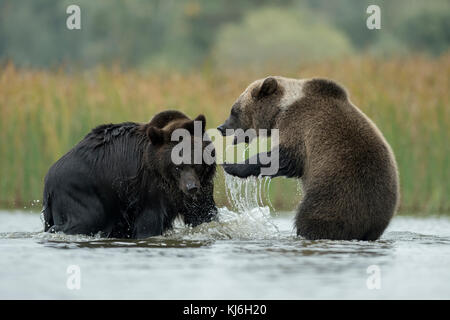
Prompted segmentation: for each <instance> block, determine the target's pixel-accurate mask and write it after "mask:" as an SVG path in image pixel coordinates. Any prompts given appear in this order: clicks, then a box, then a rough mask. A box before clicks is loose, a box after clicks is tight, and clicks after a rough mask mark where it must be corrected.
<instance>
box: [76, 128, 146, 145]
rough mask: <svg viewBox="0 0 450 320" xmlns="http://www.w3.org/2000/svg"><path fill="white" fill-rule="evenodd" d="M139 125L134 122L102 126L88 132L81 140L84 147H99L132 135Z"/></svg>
mask: <svg viewBox="0 0 450 320" xmlns="http://www.w3.org/2000/svg"><path fill="white" fill-rule="evenodd" d="M140 126H141V125H140V124H138V123H135V122H123V123H118V124H113V123H109V124H102V125H99V126H97V127H95V128H94V129H92V130H91V132H89V133H88V134H87V135H86V137H85V138H84V139H83V141H84V144H85V145H89V146H91V147H99V146H100V145H103V144H106V143H108V142H111V141H112V140H114V139H116V138H118V137H121V136H124V135H125V134H129V133H134V132H136V131H137V129H138V128H139V127H140Z"/></svg>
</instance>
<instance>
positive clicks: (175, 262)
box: [0, 182, 450, 299]
mask: <svg viewBox="0 0 450 320" xmlns="http://www.w3.org/2000/svg"><path fill="white" fill-rule="evenodd" d="M263 183H264V182H263ZM257 187H258V188H259V187H260V185H257ZM241 209H243V210H244V211H241V212H239V213H236V212H233V211H230V210H227V209H225V208H222V209H220V210H219V216H220V222H211V223H208V224H204V225H201V226H198V227H196V228H189V227H186V226H184V225H183V224H182V223H181V222H179V221H178V222H177V223H176V225H175V228H174V230H171V231H169V232H167V233H166V234H165V235H163V236H160V237H153V238H149V239H144V240H129V239H105V238H101V237H99V236H96V237H88V236H80V235H72V236H71V235H64V234H48V233H43V232H41V230H42V225H41V222H40V220H39V216H38V215H37V214H27V213H23V212H0V252H1V259H0V298H43V299H54V298H64V299H66V298H67V299H73V298H77V299H78V298H87V299H89V298H130V299H131V298H133V299H141V298H145V299H148V298H151V299H159V298H160V299H197V298H198V299H283V298H284V299H302V298H304V299H315V298H325V299H347V298H357V299H378V298H384V299H390V298H430V299H431V298H450V289H449V283H450V274H449V272H448V266H449V265H450V250H449V249H448V248H449V247H450V246H449V244H450V219H448V218H412V217H395V218H394V220H393V222H392V223H391V225H390V227H389V228H388V230H387V232H385V234H384V235H383V237H382V238H381V239H380V240H378V241H374V242H365V241H330V240H317V241H308V240H304V239H300V238H298V237H296V235H295V232H294V229H293V214H286V213H285V214H278V215H276V216H275V217H274V216H273V215H271V214H270V212H269V209H268V208H266V207H257V208H253V209H249V208H244V207H242V208H241ZM69 265H77V266H79V267H80V270H81V274H82V282H81V283H82V288H81V289H80V290H78V291H73V290H68V289H67V287H66V280H67V272H66V271H67V267H68V266H69ZM372 265H375V266H378V267H379V268H380V270H381V277H382V278H381V283H382V287H381V289H380V290H369V289H368V288H367V285H366V281H367V278H368V276H369V274H368V273H367V268H368V267H369V266H372Z"/></svg>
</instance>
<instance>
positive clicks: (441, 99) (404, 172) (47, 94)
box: [0, 53, 450, 214]
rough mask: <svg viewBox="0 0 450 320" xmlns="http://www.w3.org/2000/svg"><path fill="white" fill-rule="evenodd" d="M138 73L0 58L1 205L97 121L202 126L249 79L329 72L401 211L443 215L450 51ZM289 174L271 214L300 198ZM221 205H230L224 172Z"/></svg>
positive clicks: (217, 118)
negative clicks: (379, 153)
mask: <svg viewBox="0 0 450 320" xmlns="http://www.w3.org/2000/svg"><path fill="white" fill-rule="evenodd" d="M274 70H276V69H275V68H271V67H269V66H268V67H267V68H265V69H264V71H262V72H260V71H255V70H250V71H245V70H240V71H237V72H225V71H221V72H219V71H216V70H214V69H211V68H210V67H209V66H208V65H206V66H205V67H204V68H202V69H201V70H200V71H198V72H189V73H178V72H174V71H170V72H169V71H167V72H163V71H159V72H157V73H152V72H150V71H140V70H135V69H121V68H120V67H118V66H109V67H107V66H99V67H96V68H93V69H90V70H87V71H86V70H85V71H77V72H71V71H68V69H65V68H64V67H61V68H59V69H53V70H50V71H49V70H31V69H20V68H17V67H15V66H14V65H13V64H12V63H5V64H1V65H0V155H1V158H0V208H24V207H27V208H36V207H39V205H40V203H39V202H37V200H40V201H41V200H42V188H43V185H44V181H43V179H44V176H45V174H46V172H47V170H48V168H49V167H50V166H51V164H53V163H54V162H55V161H56V160H57V159H58V158H59V157H61V156H62V155H63V154H64V153H66V152H67V151H68V150H69V149H70V148H72V147H73V146H74V145H75V144H76V143H77V142H78V141H80V140H81V139H82V138H83V137H84V136H85V135H86V134H87V133H88V132H89V131H90V130H91V129H92V128H94V127H95V126H97V125H99V124H104V123H118V122H124V121H135V122H146V121H148V120H149V119H150V118H151V117H152V116H153V115H154V114H156V113H157V112H160V111H162V110H165V109H178V110H180V111H182V112H184V113H186V114H187V115H188V116H191V117H192V116H195V115H198V114H200V113H203V114H204V115H205V116H206V119H207V128H208V129H209V128H215V127H216V126H217V125H219V124H220V123H222V122H223V121H224V119H226V118H227V117H228V113H229V111H230V107H231V105H232V104H233V102H234V100H235V99H236V98H237V97H238V95H239V94H240V93H241V92H242V90H243V89H245V88H246V86H247V85H248V83H250V82H251V81H253V80H255V79H258V78H263V77H266V76H268V75H276V74H280V75H283V76H286V77H295V78H311V77H325V78H330V79H333V80H335V81H337V82H339V83H340V84H342V85H343V86H345V87H346V88H347V90H348V92H349V95H350V99H351V101H352V102H353V103H354V104H355V105H356V106H358V107H359V108H360V109H361V110H362V111H363V112H364V113H365V114H367V115H368V116H369V117H370V118H371V119H372V120H373V121H374V122H375V123H376V125H377V126H378V127H379V129H380V130H381V132H382V133H383V134H384V136H385V137H386V140H387V141H388V142H389V144H390V145H391V147H392V149H393V151H394V153H395V156H396V160H397V163H398V167H399V172H400V183H401V184H400V187H401V204H400V208H399V212H400V214H402V213H408V214H411V213H422V214H423V213H444V214H450V199H449V197H448V195H449V194H450V168H449V167H450V166H449V164H450V143H449V140H450V92H449V90H448V89H449V88H450V53H447V54H444V55H441V56H440V57H437V58H431V57H427V56H420V55H416V56H410V57H406V58H405V57H402V58H395V57H394V58H389V59H384V60H381V59H376V58H372V57H369V56H354V57H348V58H346V59H339V60H329V61H326V62H323V61H322V62H320V63H309V64H305V65H302V66H301V67H299V68H297V69H295V70H291V71H289V72H282V73H281V72H275V71H274ZM299 197H300V195H299V192H298V184H297V181H295V180H292V179H291V180H289V179H284V178H276V179H273V181H272V182H271V186H270V200H271V202H272V204H273V206H274V208H275V209H276V210H277V211H290V210H293V209H294V208H295V206H296V204H297V203H298V202H299ZM215 198H216V201H217V205H218V206H224V205H228V200H227V195H226V192H225V183H224V176H223V172H222V170H221V169H219V170H218V174H217V177H216V190H215Z"/></svg>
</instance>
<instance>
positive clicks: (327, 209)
mask: <svg viewBox="0 0 450 320" xmlns="http://www.w3.org/2000/svg"><path fill="white" fill-rule="evenodd" d="M226 129H243V130H247V129H256V130H257V131H258V130H259V129H269V130H270V129H278V130H279V146H278V147H275V148H278V150H277V152H279V163H280V165H279V170H278V172H277V173H276V174H274V175H271V176H272V177H275V176H286V177H295V178H301V181H302V188H303V195H304V196H303V199H302V201H301V203H300V205H299V207H298V210H297V215H296V221H295V224H296V228H297V234H298V235H300V236H302V237H305V238H307V239H336V240H351V239H358V240H376V239H378V238H379V237H380V236H381V234H382V233H383V231H384V230H385V229H386V227H387V226H388V224H389V221H390V220H391V218H392V216H393V215H394V213H395V210H396V208H397V204H398V199H399V182H398V172H397V165H396V163H395V158H394V154H393V152H392V150H391V148H390V146H389V144H388V143H387V142H386V140H385V139H384V137H383V135H382V134H381V132H380V131H379V130H378V128H377V127H376V126H375V124H374V123H373V122H372V121H371V120H370V119H369V118H368V117H367V116H366V115H364V114H363V113H362V112H361V111H360V110H359V109H358V108H357V107H356V106H354V105H353V104H352V103H351V102H350V101H349V99H348V96H347V93H346V91H345V89H343V88H342V87H341V86H340V85H338V84H336V83H335V82H333V81H330V80H326V79H307V80H298V79H288V78H283V77H268V78H266V79H261V80H257V81H255V82H253V83H252V84H250V85H249V86H248V88H247V89H246V90H245V91H244V92H243V93H242V94H241V95H240V97H239V98H238V99H237V101H236V102H235V103H234V105H233V107H232V109H231V115H230V117H229V118H228V119H227V120H226V121H225V123H224V124H223V125H221V126H219V127H218V130H219V131H220V132H221V133H222V134H223V135H226V134H228V133H227V130H226ZM228 131H230V130H228ZM269 134H270V131H269ZM235 138H236V137H235ZM273 152H274V150H272V153H273ZM265 156H266V157H267V155H265ZM260 158H261V155H256V156H255V157H254V159H251V160H250V161H249V160H247V161H246V162H244V163H237V164H224V165H223V166H224V169H225V171H226V172H227V173H229V174H231V175H234V176H239V177H241V178H245V177H248V176H258V175H260V172H261V168H262V167H264V164H262V162H261V161H260ZM252 161H254V162H252ZM251 163H256V164H251Z"/></svg>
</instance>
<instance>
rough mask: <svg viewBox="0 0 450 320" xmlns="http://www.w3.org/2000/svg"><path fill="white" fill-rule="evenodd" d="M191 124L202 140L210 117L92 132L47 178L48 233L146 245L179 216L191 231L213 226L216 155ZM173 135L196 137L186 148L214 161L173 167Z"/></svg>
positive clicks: (166, 118) (161, 119)
mask: <svg viewBox="0 0 450 320" xmlns="http://www.w3.org/2000/svg"><path fill="white" fill-rule="evenodd" d="M194 121H198V122H196V123H197V124H199V123H200V125H201V128H202V129H201V134H202V135H203V134H204V130H205V124H206V121H205V117H204V116H203V115H200V116H198V117H197V118H196V119H195V120H191V119H189V118H188V117H187V116H185V115H184V114H182V113H181V112H179V111H164V112H161V113H159V114H157V115H155V116H154V117H153V119H152V120H151V121H150V122H149V123H147V124H139V123H132V122H126V123H121V124H108V125H101V126H99V127H97V128H95V129H93V130H92V131H91V132H90V133H89V134H88V135H87V136H86V137H85V138H84V139H83V140H82V141H81V142H79V143H78V144H77V145H76V146H75V147H74V148H73V149H72V150H70V151H69V152H68V153H67V154H65V155H64V156H63V157H62V158H60V159H59V160H58V161H57V162H56V163H55V164H54V165H53V166H52V167H51V168H50V170H49V172H48V173H47V176H46V177H45V187H44V199H43V205H44V208H43V216H44V222H45V231H49V232H59V231H61V232H64V233H66V234H87V235H94V234H98V233H100V234H101V235H103V236H106V237H116V238H146V237H150V236H156V235H161V234H162V233H163V232H164V231H166V230H168V229H170V228H171V227H172V224H173V222H174V220H175V218H176V217H177V216H180V217H181V218H182V219H183V220H184V222H185V223H186V224H188V225H191V226H196V225H199V224H201V223H203V222H208V221H211V220H213V219H215V218H216V214H217V209H216V206H215V203H214V199H213V178H214V174H215V170H216V167H215V163H214V148H213V145H212V143H211V142H210V141H209V140H208V139H202V137H195V136H194V135H193V134H194ZM176 129H185V130H187V132H189V133H190V134H192V138H191V141H189V143H192V145H195V144H199V143H200V147H201V150H204V151H208V152H209V153H208V154H209V155H210V156H211V157H212V159H213V161H210V163H209V164H207V163H205V162H201V163H200V164H195V163H193V164H188V163H181V164H179V165H175V164H174V163H173V162H172V161H171V153H172V149H173V148H174V147H175V146H176V145H177V144H178V143H179V142H177V141H171V134H172V133H173V132H174V131H175V130H176ZM205 137H206V138H207V136H206V135H205ZM203 140H205V141H203ZM191 163H192V162H191ZM197 163H198V162H197Z"/></svg>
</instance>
